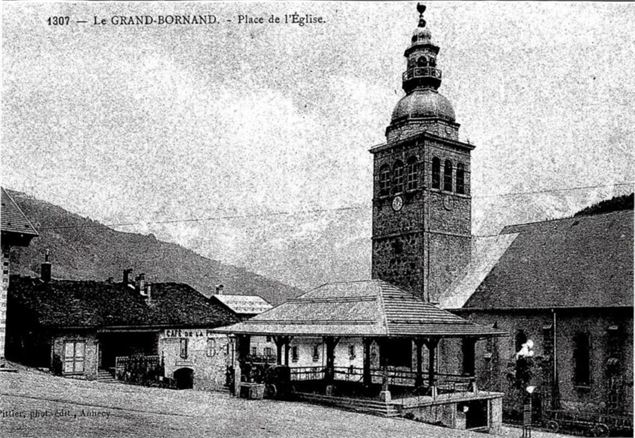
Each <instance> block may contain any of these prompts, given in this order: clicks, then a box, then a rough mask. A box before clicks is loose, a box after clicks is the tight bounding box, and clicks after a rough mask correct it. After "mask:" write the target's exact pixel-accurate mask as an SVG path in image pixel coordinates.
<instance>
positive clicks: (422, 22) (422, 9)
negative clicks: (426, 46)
mask: <svg viewBox="0 0 635 438" xmlns="http://www.w3.org/2000/svg"><path fill="white" fill-rule="evenodd" d="M425 11H426V7H425V5H422V4H421V3H417V12H419V27H426V20H424V19H423V13H424V12H425Z"/></svg>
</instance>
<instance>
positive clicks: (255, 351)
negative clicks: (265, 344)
mask: <svg viewBox="0 0 635 438" xmlns="http://www.w3.org/2000/svg"><path fill="white" fill-rule="evenodd" d="M251 355H252V356H257V355H258V348H256V347H251Z"/></svg>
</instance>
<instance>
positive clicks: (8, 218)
mask: <svg viewBox="0 0 635 438" xmlns="http://www.w3.org/2000/svg"><path fill="white" fill-rule="evenodd" d="M0 191H1V192H2V208H1V209H0V222H1V224H2V225H1V229H2V234H3V235H5V233H11V234H15V235H20V236H23V237H35V236H37V235H38V233H37V231H35V228H34V227H33V225H32V224H31V222H29V220H28V219H27V218H26V216H25V215H24V213H23V212H22V210H20V207H18V204H16V203H15V201H14V200H13V198H11V196H9V194H8V193H7V191H6V190H5V189H4V188H1V190H0Z"/></svg>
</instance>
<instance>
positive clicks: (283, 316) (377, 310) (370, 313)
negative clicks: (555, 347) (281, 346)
mask: <svg viewBox="0 0 635 438" xmlns="http://www.w3.org/2000/svg"><path fill="white" fill-rule="evenodd" d="M217 331H219V332H223V333H236V334H241V333H244V334H266V335H297V336H302V335H303V336H318V335H330V336H377V337H410V336H443V337H462V336H478V337H480V336H498V335H504V333H503V332H500V331H498V330H494V329H491V328H489V327H483V326H480V325H477V324H474V323H472V322H469V321H467V320H465V319H463V318H461V317H459V316H456V315H454V314H452V313H450V312H447V311H445V310H442V309H440V308H438V307H436V306H434V305H432V304H429V303H426V302H424V301H423V300H422V299H421V298H419V297H417V296H415V295H413V294H412V293H410V292H406V291H404V290H402V289H399V288H397V287H395V286H393V285H391V284H390V283H387V282H385V281H381V280H368V281H350V282H341V283H330V284H325V285H322V286H320V287H318V288H316V289H313V290H312V291H309V292H307V293H306V294H304V295H302V296H300V297H298V298H295V299H292V300H289V301H286V302H285V303H283V304H281V305H279V306H278V307H275V308H273V309H271V310H269V311H267V312H264V313H261V314H260V315H257V316H255V317H253V318H251V319H249V320H247V321H244V322H241V323H239V324H235V325H232V326H229V327H223V328H220V329H217Z"/></svg>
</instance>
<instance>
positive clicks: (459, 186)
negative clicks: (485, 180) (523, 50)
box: [456, 163, 465, 193]
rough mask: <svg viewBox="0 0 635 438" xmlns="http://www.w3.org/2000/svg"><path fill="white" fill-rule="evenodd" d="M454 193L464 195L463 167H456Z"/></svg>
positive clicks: (461, 165)
mask: <svg viewBox="0 0 635 438" xmlns="http://www.w3.org/2000/svg"><path fill="white" fill-rule="evenodd" d="M456 193H465V166H463V163H459V164H457V165H456Z"/></svg>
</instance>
